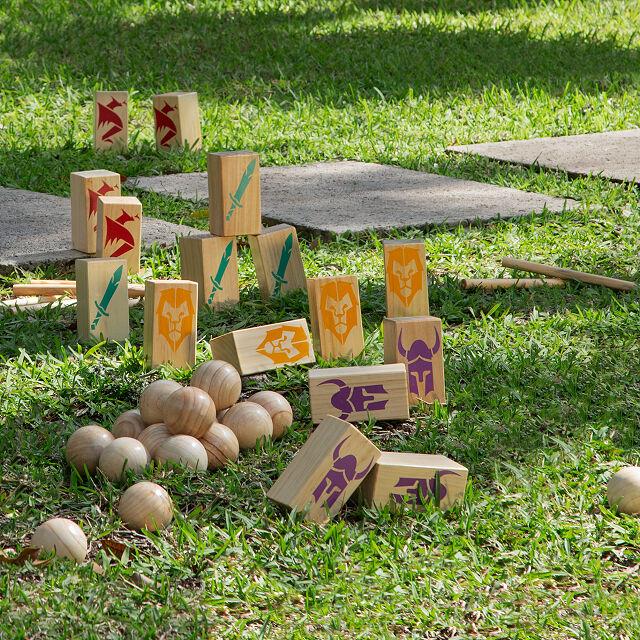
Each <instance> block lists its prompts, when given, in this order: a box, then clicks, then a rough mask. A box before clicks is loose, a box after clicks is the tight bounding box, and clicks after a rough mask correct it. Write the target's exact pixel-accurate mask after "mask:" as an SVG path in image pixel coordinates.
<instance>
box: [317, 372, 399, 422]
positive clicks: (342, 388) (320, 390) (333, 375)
mask: <svg viewBox="0 0 640 640" xmlns="http://www.w3.org/2000/svg"><path fill="white" fill-rule="evenodd" d="M309 397H310V399H311V419H312V420H313V422H314V423H315V422H320V420H322V419H323V418H324V417H325V416H327V415H336V416H338V417H339V418H341V419H342V420H354V421H355V420H367V419H368V418H369V416H372V417H375V418H377V419H379V420H403V419H406V418H408V417H409V397H408V392H407V369H406V367H405V366H404V365H402V364H381V365H376V366H372V367H337V368H335V369H312V370H311V371H309Z"/></svg>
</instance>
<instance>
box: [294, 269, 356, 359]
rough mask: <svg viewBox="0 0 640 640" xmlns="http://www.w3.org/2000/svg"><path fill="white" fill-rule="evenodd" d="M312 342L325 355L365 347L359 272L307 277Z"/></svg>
mask: <svg viewBox="0 0 640 640" xmlns="http://www.w3.org/2000/svg"><path fill="white" fill-rule="evenodd" d="M307 291H308V292H309V315H310V317H311V332H312V333H313V345H314V348H315V350H316V352H318V353H319V354H320V355H321V356H322V357H323V358H325V359H326V360H328V359H329V358H339V357H341V356H355V355H358V354H359V353H361V352H362V351H363V350H364V333H363V330H362V314H361V311H360V293H359V291H358V276H355V275H352V276H330V277H325V278H307Z"/></svg>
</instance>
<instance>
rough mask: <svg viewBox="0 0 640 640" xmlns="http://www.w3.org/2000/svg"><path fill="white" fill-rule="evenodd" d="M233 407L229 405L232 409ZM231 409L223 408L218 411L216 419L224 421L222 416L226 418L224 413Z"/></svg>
mask: <svg viewBox="0 0 640 640" xmlns="http://www.w3.org/2000/svg"><path fill="white" fill-rule="evenodd" d="M230 408H231V407H229V409H230ZM229 409H221V410H220V411H216V420H217V421H218V422H222V418H224V414H225V413H227V411H229Z"/></svg>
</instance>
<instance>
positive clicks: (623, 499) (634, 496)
mask: <svg viewBox="0 0 640 640" xmlns="http://www.w3.org/2000/svg"><path fill="white" fill-rule="evenodd" d="M607 500H608V501H609V505H610V506H611V507H613V506H614V505H616V504H617V508H618V512H619V513H630V514H634V513H640V467H625V468H624V469H620V471H618V472H617V473H615V474H614V475H613V476H611V478H610V479H609V482H608V484H607Z"/></svg>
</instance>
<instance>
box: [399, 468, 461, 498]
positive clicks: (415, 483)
mask: <svg viewBox="0 0 640 640" xmlns="http://www.w3.org/2000/svg"><path fill="white" fill-rule="evenodd" d="M439 474H440V497H438V496H436V491H437V485H438V483H437V480H436V478H435V476H434V477H433V478H429V480H428V481H427V479H426V478H398V482H396V484H395V485H394V488H396V487H397V488H398V489H401V488H407V489H406V491H405V492H404V493H392V494H391V495H392V496H393V499H394V500H395V501H396V502H398V503H400V502H407V503H408V504H415V503H416V502H422V501H427V500H429V499H430V497H431V496H433V497H435V498H436V503H437V504H440V502H442V500H444V498H445V496H446V495H447V487H446V485H445V483H444V482H442V477H443V476H459V475H460V474H459V473H456V472H455V471H440V472H439ZM407 496H413V497H412V498H408V497H407Z"/></svg>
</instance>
